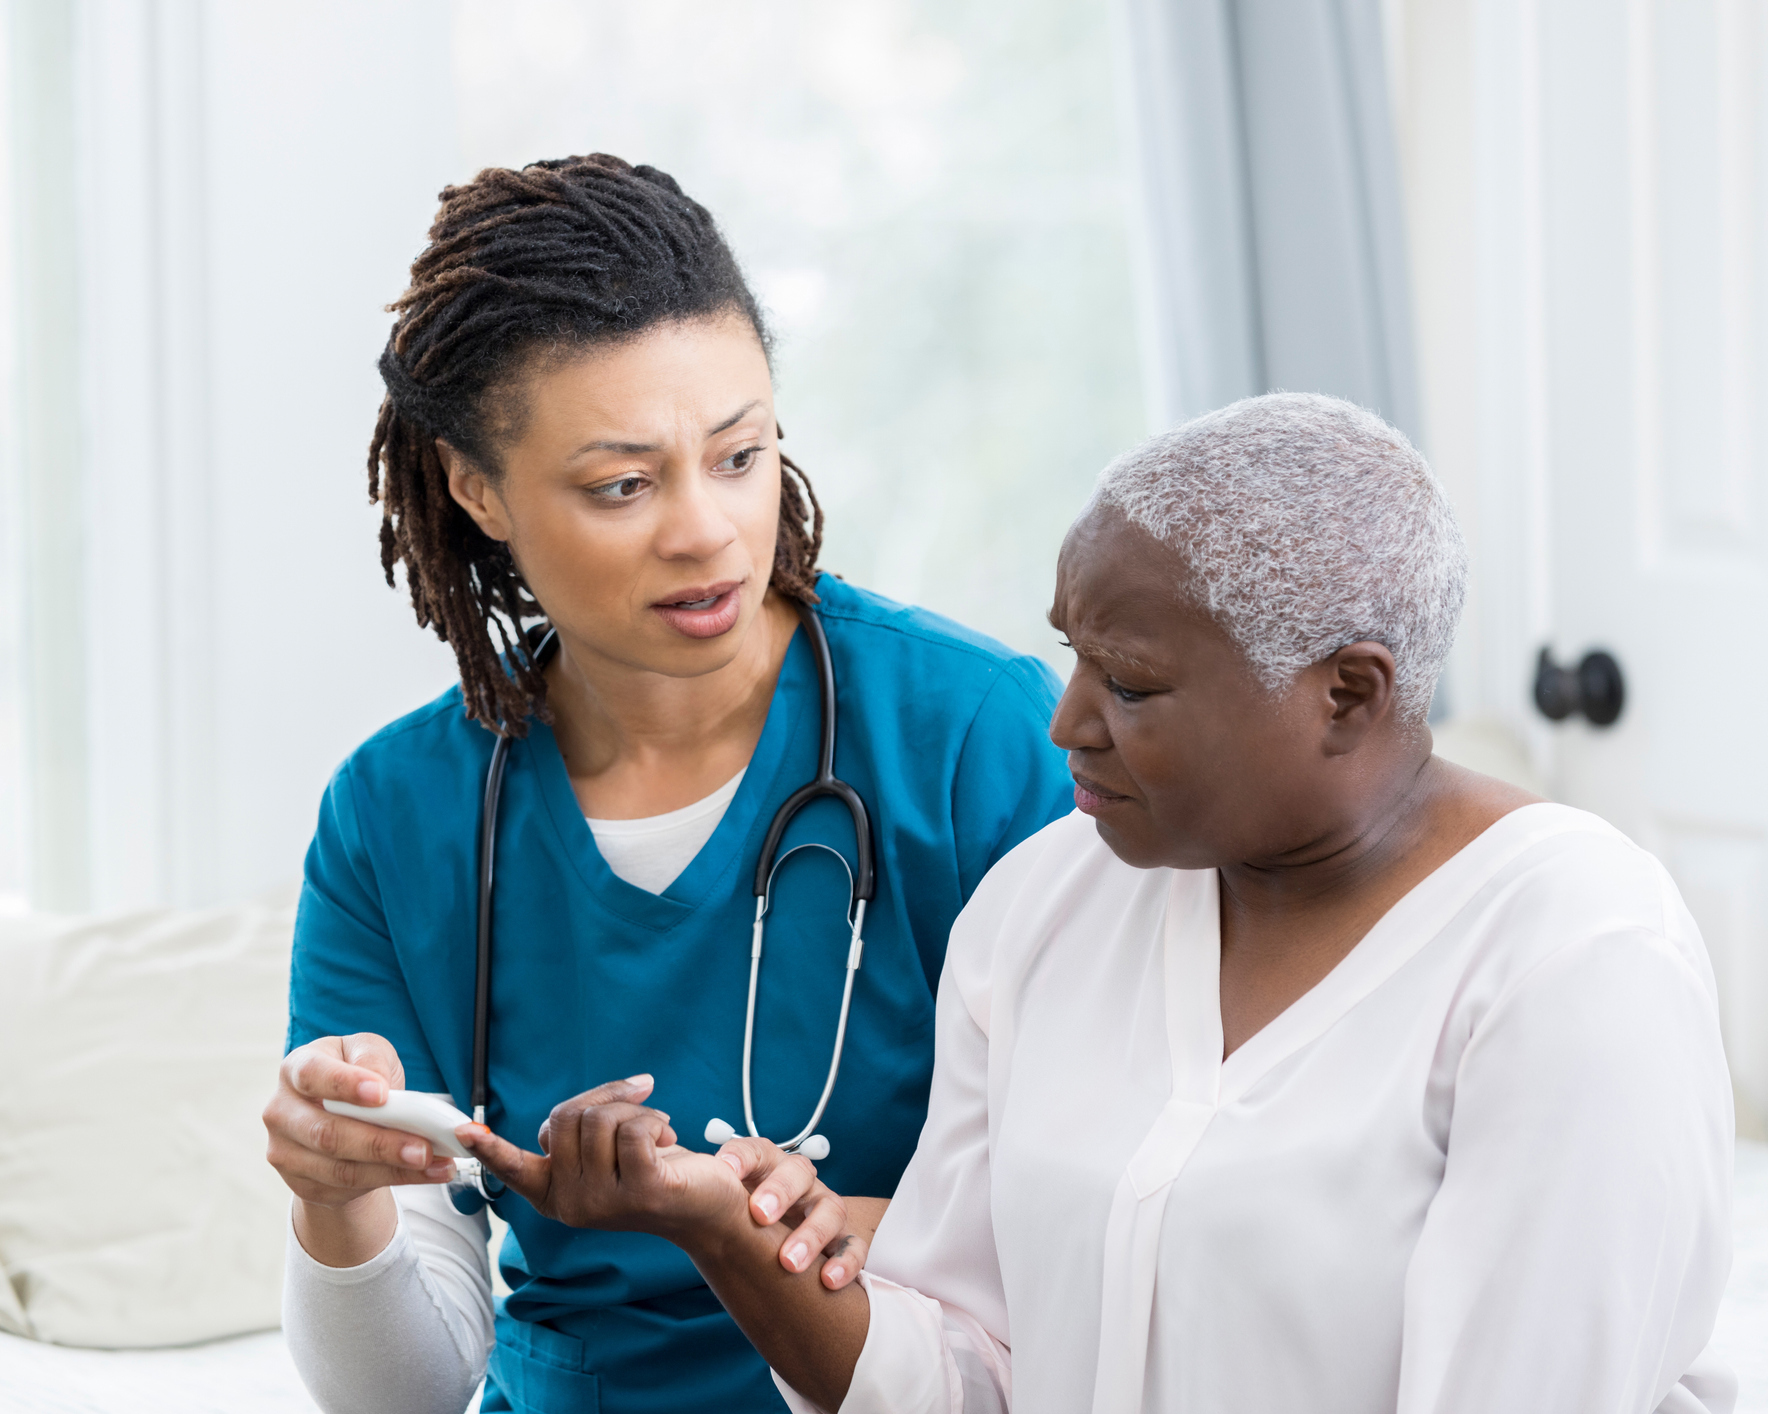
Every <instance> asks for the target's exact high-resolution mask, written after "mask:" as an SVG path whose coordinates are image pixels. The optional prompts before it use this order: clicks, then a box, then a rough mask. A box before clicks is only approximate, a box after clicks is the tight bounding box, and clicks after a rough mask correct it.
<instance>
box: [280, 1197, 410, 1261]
mask: <svg viewBox="0 0 1768 1414" xmlns="http://www.w3.org/2000/svg"><path fill="white" fill-rule="evenodd" d="M294 1220H295V1236H296V1237H297V1238H299V1239H300V1242H301V1247H302V1249H303V1250H304V1251H305V1252H306V1253H307V1255H308V1256H309V1257H311V1258H312V1259H313V1260H314V1261H315V1262H318V1263H319V1264H320V1265H321V1266H323V1267H360V1266H361V1265H362V1264H363V1263H364V1262H368V1261H372V1260H374V1258H376V1257H378V1256H380V1255H381V1253H382V1252H384V1251H386V1250H387V1244H388V1243H389V1242H391V1241H392V1240H393V1234H394V1233H395V1232H396V1231H398V1229H399V1207H398V1204H396V1203H395V1202H394V1201H393V1190H392V1189H391V1188H373V1189H370V1190H369V1191H368V1192H367V1193H364V1194H363V1195H362V1196H361V1197H360V1198H357V1199H355V1200H354V1201H352V1202H349V1203H346V1204H344V1205H343V1206H342V1207H337V1208H328V1207H324V1206H322V1205H320V1204H318V1203H309V1202H307V1201H306V1200H305V1199H303V1198H297V1199H295V1214H294Z"/></svg>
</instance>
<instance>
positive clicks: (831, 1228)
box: [780, 1183, 858, 1272]
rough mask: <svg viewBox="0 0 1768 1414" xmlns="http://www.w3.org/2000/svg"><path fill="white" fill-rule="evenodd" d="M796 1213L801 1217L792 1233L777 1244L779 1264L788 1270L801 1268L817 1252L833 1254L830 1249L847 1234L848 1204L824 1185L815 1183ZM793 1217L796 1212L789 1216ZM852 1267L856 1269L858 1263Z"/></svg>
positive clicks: (806, 1264) (797, 1270) (809, 1261)
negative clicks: (814, 1186)
mask: <svg viewBox="0 0 1768 1414" xmlns="http://www.w3.org/2000/svg"><path fill="white" fill-rule="evenodd" d="M799 1213H801V1214H802V1216H801V1217H800V1218H799V1221H798V1224H797V1226H796V1227H794V1228H793V1229H792V1235H791V1236H790V1237H788V1238H787V1239H786V1240H785V1242H784V1244H783V1245H782V1246H781V1247H780V1265H781V1266H782V1267H784V1268H785V1269H786V1270H787V1271H789V1272H801V1271H803V1270H804V1269H805V1268H806V1267H808V1266H809V1265H810V1264H811V1261H812V1260H813V1259H814V1258H815V1257H816V1256H817V1254H818V1253H820V1252H824V1251H828V1252H829V1253H830V1255H831V1256H833V1255H834V1253H833V1250H832V1249H833V1248H834V1247H835V1246H836V1245H837V1244H839V1243H840V1242H841V1240H842V1239H843V1238H845V1237H848V1236H850V1234H849V1233H848V1230H847V1228H848V1223H847V1204H846V1203H844V1202H843V1201H842V1199H841V1195H840V1194H839V1193H836V1192H835V1191H834V1190H833V1189H831V1188H829V1187H828V1186H827V1185H826V1184H823V1183H818V1184H817V1185H816V1188H815V1189H814V1190H813V1191H812V1192H811V1193H810V1194H808V1195H807V1196H806V1198H805V1199H804V1203H803V1206H802V1207H801V1208H800V1209H799ZM793 1216H798V1214H789V1215H788V1217H793ZM855 1270H856V1271H857V1270H858V1267H857V1265H856V1266H855Z"/></svg>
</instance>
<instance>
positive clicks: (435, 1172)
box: [424, 1160, 454, 1178]
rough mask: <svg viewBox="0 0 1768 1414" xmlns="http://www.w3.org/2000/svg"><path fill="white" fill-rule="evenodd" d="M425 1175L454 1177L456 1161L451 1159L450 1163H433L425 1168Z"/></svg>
mask: <svg viewBox="0 0 1768 1414" xmlns="http://www.w3.org/2000/svg"><path fill="white" fill-rule="evenodd" d="M424 1177H425V1178H453V1177H454V1162H453V1160H450V1161H449V1162H448V1163H445V1164H431V1165H430V1166H429V1167H428V1168H427V1169H425V1170H424Z"/></svg>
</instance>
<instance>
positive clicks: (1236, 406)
mask: <svg viewBox="0 0 1768 1414" xmlns="http://www.w3.org/2000/svg"><path fill="white" fill-rule="evenodd" d="M1094 504H1096V505H1104V506H1112V507H1115V508H1117V509H1118V510H1119V511H1121V512H1122V513H1123V514H1124V515H1125V516H1126V517H1128V519H1129V520H1130V521H1132V522H1133V523H1134V524H1136V525H1139V526H1140V527H1142V529H1144V530H1146V531H1147V532H1148V533H1149V534H1151V535H1153V536H1154V537H1155V538H1156V539H1157V540H1160V541H1162V542H1163V543H1165V544H1167V545H1170V546H1171V547H1172V548H1173V549H1175V550H1177V551H1178V552H1179V554H1180V555H1181V556H1183V557H1184V560H1185V563H1186V566H1187V568H1188V569H1189V570H1190V573H1191V577H1192V583H1191V584H1190V586H1189V595H1188V597H1189V598H1190V599H1191V600H1192V601H1193V602H1195V603H1196V604H1197V606H1198V607H1199V608H1201V609H1202V610H1204V611H1205V612H1206V613H1208V614H1209V615H1210V617H1211V618H1213V619H1214V620H1215V621H1216V622H1217V623H1218V624H1220V625H1221V626H1222V628H1223V629H1224V630H1225V631H1226V632H1227V634H1228V636H1229V637H1230V638H1231V639H1233V641H1234V643H1235V644H1236V646H1238V647H1239V649H1240V650H1241V652H1243V653H1244V654H1245V655H1246V659H1247V662H1248V663H1249V664H1250V665H1251V667H1252V669H1253V672H1254V673H1255V674H1257V676H1258V678H1259V680H1260V681H1261V682H1263V683H1264V685H1265V686H1266V687H1267V688H1269V689H1270V690H1272V691H1273V692H1277V691H1281V690H1282V689H1284V688H1286V687H1287V686H1288V685H1289V684H1290V683H1292V682H1293V681H1294V680H1295V678H1296V675H1297V674H1299V673H1300V672H1301V671H1302V670H1303V669H1304V668H1307V667H1309V666H1311V665H1312V664H1314V663H1318V662H1322V661H1324V660H1325V659H1327V658H1329V657H1331V656H1332V655H1333V654H1334V653H1335V652H1337V651H1338V650H1339V649H1340V648H1343V647H1345V646H1346V645H1347V644H1351V643H1358V642H1362V641H1364V640H1373V641H1375V642H1377V643H1382V644H1385V645H1386V646H1387V648H1388V651H1389V652H1391V653H1392V654H1393V655H1394V663H1395V669H1396V681H1395V687H1394V698H1395V703H1394V705H1395V712H1396V714H1397V716H1398V717H1399V718H1400V719H1401V720H1402V721H1405V722H1408V723H1417V722H1421V721H1423V720H1424V718H1425V716H1426V714H1427V713H1428V712H1429V710H1430V699H1431V693H1432V692H1433V691H1434V689H1435V687H1436V680H1437V676H1438V674H1439V673H1441V671H1442V667H1443V662H1444V660H1445V659H1446V658H1447V657H1448V655H1449V647H1450V645H1451V644H1452V643H1453V642H1454V639H1455V625H1456V623H1457V622H1458V621H1459V620H1460V618H1461V605H1462V601H1463V600H1464V599H1465V598H1466V595H1467V545H1466V542H1464V541H1463V540H1462V538H1461V529H1460V527H1459V526H1458V525H1457V524H1456V523H1455V512H1454V511H1453V510H1452V509H1451V508H1450V505H1449V499H1448V497H1447V496H1446V495H1444V493H1443V488H1442V486H1441V485H1440V484H1438V482H1437V479H1436V477H1435V476H1433V475H1432V474H1431V470H1430V467H1429V466H1427V465H1426V464H1425V461H1424V458H1423V457H1421V456H1420V455H1419V454H1418V451H1417V449H1416V448H1414V447H1413V446H1412V444H1411V443H1410V442H1408V441H1407V440H1406V437H1405V434H1404V433H1402V432H1400V431H1399V430H1398V429H1397V428H1394V427H1390V426H1389V425H1388V424H1387V423H1386V422H1384V421H1382V420H1381V418H1380V417H1378V416H1376V414H1374V413H1372V412H1370V411H1368V410H1367V409H1366V408H1360V407H1358V406H1356V405H1355V404H1354V403H1347V402H1345V401H1343V400H1342V399H1340V398H1328V397H1322V396H1320V395H1318V394H1314V393H1268V394H1266V395H1265V396H1264V397H1259V398H1244V399H1242V400H1241V401H1240V402H1237V403H1231V404H1230V405H1229V406H1227V407H1225V408H1221V409H1219V410H1218V411H1216V412H1211V413H1205V414H1204V415H1203V416H1202V417H1199V418H1194V419H1193V420H1192V421H1190V422H1187V423H1185V424H1184V425H1183V426H1182V427H1178V428H1175V429H1174V430H1173V431H1171V432H1167V433H1163V434H1162V435H1161V436H1158V437H1154V438H1151V439H1150V440H1148V441H1146V442H1144V443H1143V444H1142V445H1141V446H1139V447H1137V448H1135V449H1134V450H1133V451H1130V452H1127V453H1125V454H1124V455H1123V456H1121V457H1119V458H1118V459H1117V460H1116V461H1114V462H1112V463H1111V465H1110V466H1108V467H1106V468H1105V470H1104V471H1103V472H1102V473H1101V474H1100V476H1099V487H1098V491H1097V492H1096V493H1095V497H1094Z"/></svg>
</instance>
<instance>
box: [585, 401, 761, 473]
mask: <svg viewBox="0 0 1768 1414" xmlns="http://www.w3.org/2000/svg"><path fill="white" fill-rule="evenodd" d="M760 406H761V399H760V398H751V399H750V400H749V401H748V402H746V403H744V404H743V406H742V407H740V408H738V409H737V410H736V411H735V412H733V413H732V414H731V415H730V416H729V417H727V418H725V420H724V421H723V422H721V423H719V424H718V426H716V427H713V428H709V429H707V432H706V435H707V436H708V437H716V436H717V435H718V434H719V433H720V432H728V431H730V429H731V428H733V427H735V426H736V425H737V424H738V423H739V422H741V421H742V420H743V419H744V418H745V417H747V416H748V415H749V414H750V413H752V412H754V411H755V409H756V408H758V407H760ZM662 450H663V449H662V448H661V447H659V446H657V445H656V444H655V443H652V442H585V443H584V444H583V445H582V446H581V447H579V448H578V449H577V450H576V451H574V452H572V453H571V460H573V461H575V460H576V459H577V458H578V457H580V456H582V455H583V454H584V453H585V452H618V453H620V454H621V455H622V456H628V457H633V456H640V455H642V454H644V453H645V452H660V451H662Z"/></svg>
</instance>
